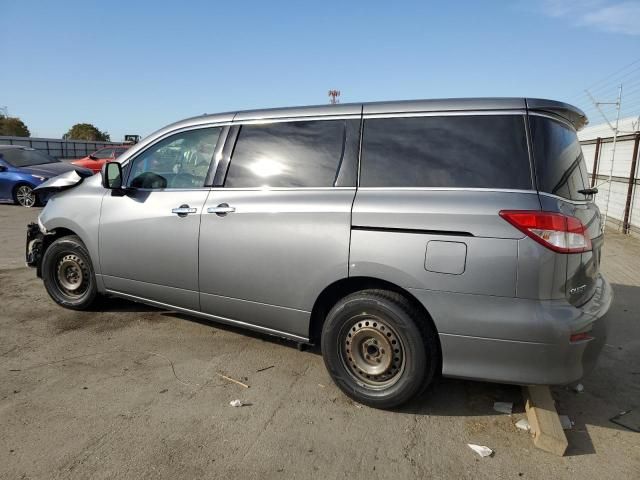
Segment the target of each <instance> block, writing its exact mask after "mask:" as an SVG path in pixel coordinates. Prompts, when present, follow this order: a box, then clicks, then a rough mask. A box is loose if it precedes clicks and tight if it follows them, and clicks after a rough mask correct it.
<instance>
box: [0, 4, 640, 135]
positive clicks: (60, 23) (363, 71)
mask: <svg viewBox="0 0 640 480" xmlns="http://www.w3.org/2000/svg"><path fill="white" fill-rule="evenodd" d="M639 78H640V0H631V1H630V0H565V1H561V0H512V1H490V0H484V1H454V0H450V1H446V2H443V1H441V0H439V1H430V0H422V1H401V0H394V1H389V0H387V1H384V2H378V1H376V0H368V1H362V2H360V1H344V0H343V1H332V0H325V1H323V2H302V1H298V2H294V1H278V0H272V1H255V2H254V1H250V0H245V1H241V2H234V1H226V2H217V1H213V0H212V1H190V0H182V1H170V2H169V1H164V0H155V1H135V0H129V1H120V0H103V1H97V0H96V1H91V0H83V1H72V0H69V1H56V2H51V1H31V0H0V107H2V106H6V107H7V108H8V111H9V114H10V115H11V116H18V117H20V118H21V119H22V120H23V121H24V122H25V123H26V124H27V126H28V127H29V129H30V130H31V134H32V136H40V137H52V138H59V137H61V136H62V135H63V134H64V133H65V132H66V131H67V130H68V129H69V128H70V127H71V126H72V125H73V124H75V123H85V122H86V123H93V124H94V125H96V126H97V127H98V128H99V129H100V130H106V131H108V132H109V133H110V134H111V137H112V140H122V138H123V135H124V134H139V135H143V136H145V135H148V134H150V133H152V132H153V131H155V130H157V129H158V128H160V127H162V126H163V125H166V124H168V123H171V122H174V121H176V120H179V119H182V118H185V117H190V116H194V115H200V114H203V113H216V112H223V111H235V110H243V109H252V108H268V107H279V106H293V105H314V104H322V103H328V97H327V91H328V90H329V89H338V90H340V91H341V97H340V100H341V102H343V103H348V102H361V101H378V100H399V99H415V98H448V97H478V96H528V97H543V98H551V99H557V100H564V101H569V102H571V103H574V104H577V105H578V106H580V107H582V108H584V109H585V110H586V111H587V113H589V115H590V116H591V115H598V112H597V111H596V110H595V108H594V107H593V105H591V104H590V102H589V99H588V97H587V96H586V94H585V93H584V90H585V89H586V88H589V87H591V86H595V91H594V94H596V96H597V100H598V101H610V100H615V95H616V93H617V92H616V88H617V87H616V86H617V83H616V82H617V81H618V80H620V81H624V83H623V85H625V87H624V88H625V91H629V92H630V93H629V95H627V96H626V100H625V101H623V113H624V114H636V111H637V110H639V112H638V114H640V86H639V85H640V83H639V81H638V79H639ZM634 89H636V90H638V91H635V92H634ZM634 95H635V96H634ZM623 98H624V97H623ZM635 104H638V105H637V108H636V106H635ZM607 108H608V109H609V110H607V111H606V112H605V113H607V115H608V114H609V113H610V111H611V107H606V106H603V109H605V110H606V109H607ZM594 120H595V121H596V122H599V121H601V119H592V123H593V121H594Z"/></svg>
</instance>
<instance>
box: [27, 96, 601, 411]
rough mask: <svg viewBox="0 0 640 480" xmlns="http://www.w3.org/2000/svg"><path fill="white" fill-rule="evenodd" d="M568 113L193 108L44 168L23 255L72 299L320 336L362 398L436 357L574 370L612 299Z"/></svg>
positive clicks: (477, 367) (485, 365)
mask: <svg viewBox="0 0 640 480" xmlns="http://www.w3.org/2000/svg"><path fill="white" fill-rule="evenodd" d="M585 123H586V117H585V116H584V113H583V112H581V111H580V110H579V109H577V108H575V107H572V106H570V105H567V104H564V103H560V102H554V101H549V100H537V99H525V98H500V99H456V100H451V99H448V100H421V101H408V102H383V103H365V104H353V105H348V104H343V105H331V106H329V105H327V106H319V107H302V108H287V109H273V110H263V111H260V110H258V111H248V112H237V113H228V114H220V115H210V116H200V117H196V118H192V119H188V120H184V121H182V122H178V123H175V124H172V125H169V126H168V127H166V128H164V129H162V130H160V131H158V132H156V133H155V134H153V135H152V136H150V137H148V138H147V139H145V140H144V141H142V142H141V143H140V144H138V145H136V146H135V147H134V148H132V149H131V150H130V151H128V152H127V153H126V154H125V155H123V158H122V161H121V162H111V163H107V165H106V167H105V170H104V173H103V175H102V176H94V177H93V178H88V179H85V180H84V181H83V182H81V183H79V184H77V181H72V180H70V181H69V182H68V183H67V184H65V185H63V183H64V182H61V180H63V179H62V178H61V179H59V180H58V181H57V182H56V183H57V185H54V184H44V185H43V186H42V187H41V188H42V189H50V190H54V189H56V188H67V190H66V191H61V192H60V193H56V194H55V196H54V199H55V200H54V202H51V203H50V204H49V205H47V207H46V208H45V209H44V210H43V212H42V214H41V215H40V217H39V225H36V224H32V225H31V226H30V227H29V230H28V233H27V252H26V253H27V262H28V264H30V265H32V266H35V267H37V269H38V270H37V271H38V274H39V275H41V277H42V279H43V281H44V285H45V288H46V289H47V292H48V293H49V295H50V296H51V297H52V298H53V300H54V301H56V302H57V303H58V304H60V305H62V306H64V307H67V308H72V309H79V310H80V309H86V308H89V306H90V305H91V304H92V303H93V301H94V300H95V299H96V297H97V296H98V295H115V296H120V297H124V298H129V299H131V300H134V301H140V302H145V303H149V304H152V305H156V306H158V307H162V308H167V309H171V310H174V311H178V312H182V313H186V314H190V315H194V316H199V317H203V318H206V319H211V320H215V321H219V322H222V323H227V324H231V325H238V326H242V327H246V328H251V329H254V330H257V331H260V332H264V333H268V334H272V335H278V336H282V337H285V338H289V339H291V340H294V341H296V342H299V343H320V345H321V348H322V355H323V358H324V361H325V365H326V367H327V369H328V371H329V373H330V374H331V376H332V378H333V380H334V381H335V382H336V384H337V385H338V386H339V387H340V388H341V389H342V390H343V391H344V392H345V393H346V394H347V395H349V396H350V397H352V398H354V399H355V400H357V401H359V402H362V403H365V404H367V405H371V406H374V407H380V408H389V407H394V406H397V405H399V404H401V403H403V402H406V401H407V400H409V399H411V398H412V397H414V396H415V395H417V394H418V393H419V392H421V391H422V390H424V389H425V388H426V387H427V385H429V383H430V382H431V381H432V379H433V378H434V376H435V375H436V374H439V373H441V374H442V375H444V376H449V377H457V378H467V379H477V380H485V381H493V382H503V383H515V384H564V383H569V382H573V381H576V380H577V379H579V378H580V377H582V376H583V375H584V374H585V373H586V372H588V371H589V370H590V369H591V368H592V367H593V365H594V363H595V361H596V358H597V357H598V355H599V353H600V351H601V349H602V347H603V345H604V342H605V337H606V324H605V318H606V317H605V314H606V312H607V310H608V309H609V305H610V303H611V299H612V291H611V287H610V286H609V284H608V283H607V281H606V280H605V279H604V277H603V276H602V275H601V274H600V252H601V249H602V245H603V240H604V237H603V233H602V222H601V218H600V213H599V211H598V208H597V206H596V204H595V203H594V200H593V196H594V194H595V193H597V190H595V189H590V188H589V185H588V179H587V178H586V168H585V164H584V158H583V155H582V151H581V148H580V144H579V143H578V139H577V136H576V130H577V129H579V128H581V127H582V126H583V125H584V124H585ZM74 182H75V183H74Z"/></svg>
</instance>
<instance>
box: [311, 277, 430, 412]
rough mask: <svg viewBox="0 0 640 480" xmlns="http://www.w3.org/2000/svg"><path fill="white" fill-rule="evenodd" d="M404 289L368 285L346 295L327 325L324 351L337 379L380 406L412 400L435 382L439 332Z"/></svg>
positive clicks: (346, 389) (365, 400)
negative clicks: (369, 287) (405, 295)
mask: <svg viewBox="0 0 640 480" xmlns="http://www.w3.org/2000/svg"><path fill="white" fill-rule="evenodd" d="M422 316H423V315H422V313H421V312H420V311H418V310H417V309H416V308H415V307H414V306H413V305H412V304H411V302H409V301H408V300H407V299H406V298H405V297H403V296H402V295H400V294H398V293H395V292H389V291H385V290H364V291H361V292H356V293H353V294H351V295H349V296H347V297H345V298H343V299H342V300H340V301H339V302H338V303H337V304H336V305H335V306H334V307H333V308H332V309H331V311H330V312H329V314H328V315H327V319H326V321H325V323H324V326H323V329H322V339H321V344H322V356H323V358H324V362H325V365H326V367H327V370H328V371H329V373H330V375H331V377H332V378H333V381H334V382H335V383H336V385H338V387H340V389H341V390H342V391H343V392H344V393H345V394H347V395H348V396H349V397H351V398H352V399H354V400H356V401H358V402H360V403H363V404H365V405H369V406H371V407H375V408H393V407H396V406H398V405H400V404H402V403H405V402H407V401H408V400H410V399H411V398H412V397H414V396H415V395H417V394H418V393H420V392H421V391H422V390H423V389H424V388H426V386H427V385H428V384H429V383H430V382H431V380H432V378H433V376H434V373H435V369H436V366H437V364H438V355H439V353H438V352H439V350H438V346H437V345H438V344H437V334H436V332H435V331H434V329H433V327H431V324H430V323H429V320H428V319H426V318H421V317H422Z"/></svg>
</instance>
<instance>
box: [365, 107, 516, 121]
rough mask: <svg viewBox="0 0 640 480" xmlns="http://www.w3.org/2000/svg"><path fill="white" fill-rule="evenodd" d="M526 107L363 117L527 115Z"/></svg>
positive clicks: (367, 115)
mask: <svg viewBox="0 0 640 480" xmlns="http://www.w3.org/2000/svg"><path fill="white" fill-rule="evenodd" d="M526 114H527V111H526V110H525V109H510V110H444V111H433V112H406V113H403V112H394V113H365V114H363V118H364V119H365V120H366V119H368V118H410V117H458V116H476V117H477V116H485V115H526Z"/></svg>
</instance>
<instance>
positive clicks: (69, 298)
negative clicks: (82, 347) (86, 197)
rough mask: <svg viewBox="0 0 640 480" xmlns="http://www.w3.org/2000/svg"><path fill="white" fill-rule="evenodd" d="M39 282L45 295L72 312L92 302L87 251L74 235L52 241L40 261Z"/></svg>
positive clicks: (93, 288)
mask: <svg viewBox="0 0 640 480" xmlns="http://www.w3.org/2000/svg"><path fill="white" fill-rule="evenodd" d="M42 280H43V281H44V286H45V288H46V289H47V293H48V294H49V296H50V297H51V298H52V299H53V300H54V301H55V302H56V303H57V304H58V305H62V306H63V307H66V308H71V309H73V310H85V309H86V308H88V307H89V306H90V305H91V304H92V303H93V302H94V301H95V299H96V295H97V288H96V277H95V274H94V271H93V265H92V264H91V258H90V257H89V252H88V251H87V249H86V247H85V246H84V244H83V243H82V240H80V238H78V237H77V236H75V235H70V236H68V237H61V238H58V239H57V240H55V241H54V242H53V243H52V244H51V245H50V246H49V248H47V250H46V251H45V253H44V256H43V258H42Z"/></svg>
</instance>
